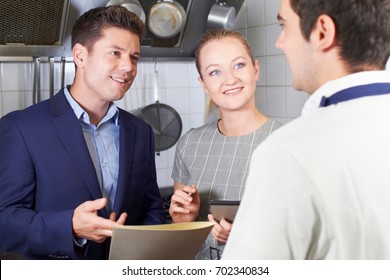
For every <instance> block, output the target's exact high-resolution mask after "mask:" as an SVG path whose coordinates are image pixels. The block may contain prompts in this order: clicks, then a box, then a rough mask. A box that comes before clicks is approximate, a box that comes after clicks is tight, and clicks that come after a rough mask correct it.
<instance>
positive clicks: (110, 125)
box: [64, 87, 119, 213]
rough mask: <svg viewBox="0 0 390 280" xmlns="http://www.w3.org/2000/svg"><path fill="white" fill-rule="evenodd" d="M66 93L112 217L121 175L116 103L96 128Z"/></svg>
mask: <svg viewBox="0 0 390 280" xmlns="http://www.w3.org/2000/svg"><path fill="white" fill-rule="evenodd" d="M64 92H65V96H66V99H67V100H68V102H69V104H70V106H71V107H72V109H73V111H74V112H75V114H76V117H77V119H78V120H79V121H80V125H81V127H82V130H83V134H84V138H85V142H86V143H87V146H88V150H89V153H90V155H91V158H92V161H93V164H94V166H95V170H96V175H97V178H98V181H99V184H100V189H101V191H102V195H103V197H106V198H107V206H106V209H107V211H108V213H111V211H112V207H113V205H114V201H115V193H116V189H117V185H118V173H119V125H118V116H119V110H118V108H117V107H116V106H115V104H114V103H111V104H110V107H109V108H108V111H107V114H106V115H105V116H104V117H103V119H102V120H101V121H100V123H99V124H98V125H97V126H95V125H93V124H91V122H90V119H89V115H88V113H87V112H86V111H85V110H84V109H83V108H81V106H80V105H79V104H78V103H77V102H76V101H75V100H74V99H73V97H72V96H71V94H70V93H69V91H68V89H67V88H66V87H65V90H64Z"/></svg>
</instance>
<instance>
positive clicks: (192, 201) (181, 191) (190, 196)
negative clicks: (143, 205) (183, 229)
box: [169, 182, 200, 223]
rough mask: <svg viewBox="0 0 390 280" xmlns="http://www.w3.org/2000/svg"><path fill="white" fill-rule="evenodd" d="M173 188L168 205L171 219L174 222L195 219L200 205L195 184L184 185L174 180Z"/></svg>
mask: <svg viewBox="0 0 390 280" xmlns="http://www.w3.org/2000/svg"><path fill="white" fill-rule="evenodd" d="M174 190H175V191H174V193H173V195H172V197H171V205H170V207H169V214H170V215H171V217H172V221H173V222H174V223H183V222H192V221H195V219H196V217H197V216H198V213H199V207H200V196H199V191H198V189H197V188H196V187H195V185H192V186H185V185H182V184H179V183H177V182H175V185H174Z"/></svg>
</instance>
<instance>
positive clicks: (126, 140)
mask: <svg viewBox="0 0 390 280" xmlns="http://www.w3.org/2000/svg"><path fill="white" fill-rule="evenodd" d="M119 126H120V136H119V147H120V148H119V174H118V186H117V189H116V194H115V201H114V207H113V211H114V212H116V213H120V212H121V207H122V205H123V200H124V198H125V194H126V190H127V183H128V180H129V174H130V173H131V165H132V160H131V159H132V158H133V149H132V147H133V146H134V144H133V143H134V133H133V131H134V128H133V125H132V124H131V123H130V122H128V121H127V120H126V119H125V118H124V117H123V116H121V114H119Z"/></svg>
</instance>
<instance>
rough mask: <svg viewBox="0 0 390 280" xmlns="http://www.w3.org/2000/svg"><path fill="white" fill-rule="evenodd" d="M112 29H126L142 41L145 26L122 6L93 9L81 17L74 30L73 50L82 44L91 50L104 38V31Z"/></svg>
mask: <svg viewBox="0 0 390 280" xmlns="http://www.w3.org/2000/svg"><path fill="white" fill-rule="evenodd" d="M110 27H118V28H122V29H126V30H128V31H130V32H132V33H134V34H136V35H137V36H138V38H139V39H140V40H141V38H142V36H143V34H144V29H145V27H144V24H143V22H142V21H141V19H140V18H139V17H138V16H137V15H136V14H134V13H132V12H130V11H129V10H128V9H126V8H125V7H122V6H118V5H113V6H108V7H98V8H93V9H91V10H89V11H87V12H85V13H84V14H83V15H81V16H80V17H79V18H78V19H77V20H76V22H75V24H74V25H73V28H72V49H73V47H74V45H75V44H77V43H80V44H81V45H83V46H85V47H86V48H87V49H88V50H91V49H92V47H93V45H94V44H95V42H96V41H97V40H99V39H100V38H101V37H102V36H103V30H104V29H106V28H110Z"/></svg>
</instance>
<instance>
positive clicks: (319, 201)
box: [223, 0, 390, 259]
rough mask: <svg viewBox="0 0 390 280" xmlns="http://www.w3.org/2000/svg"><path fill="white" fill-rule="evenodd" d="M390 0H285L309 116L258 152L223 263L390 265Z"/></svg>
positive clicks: (287, 37) (290, 56) (297, 78)
mask: <svg viewBox="0 0 390 280" xmlns="http://www.w3.org/2000/svg"><path fill="white" fill-rule="evenodd" d="M389 15H390V0H282V1H281V6H280V10H279V14H278V20H279V22H280V24H281V26H282V31H281V34H280V36H279V38H278V39H277V41H276V47H277V48H279V49H281V50H283V51H284V53H285V55H286V58H287V60H288V62H289V64H290V68H291V72H292V75H293V79H294V81H293V86H294V88H295V89H297V90H302V91H306V92H308V93H309V94H311V96H310V98H309V99H308V100H307V102H306V104H305V105H304V108H303V110H302V116H301V117H300V118H298V119H297V120H294V121H292V122H290V123H289V124H287V125H285V126H284V127H282V128H280V129H279V130H278V131H276V132H275V133H273V134H272V135H271V136H270V137H269V138H267V139H266V140H265V141H264V142H263V143H262V144H261V145H260V146H259V147H258V148H257V150H256V151H255V152H254V154H253V157H252V161H251V167H250V171H249V177H248V179H247V186H246V190H245V193H244V197H243V200H242V203H241V206H240V209H239V210H238V213H237V217H236V219H235V222H234V225H233V228H232V232H231V234H230V238H229V240H228V242H227V246H226V248H225V251H224V254H223V259H390V239H389V236H390V220H389V213H390V203H389V201H390V172H389V170H390V144H389V143H390V125H389V124H390V109H389V108H390V72H388V71H384V68H385V64H386V61H387V59H388V57H389V55H390V17H389Z"/></svg>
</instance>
